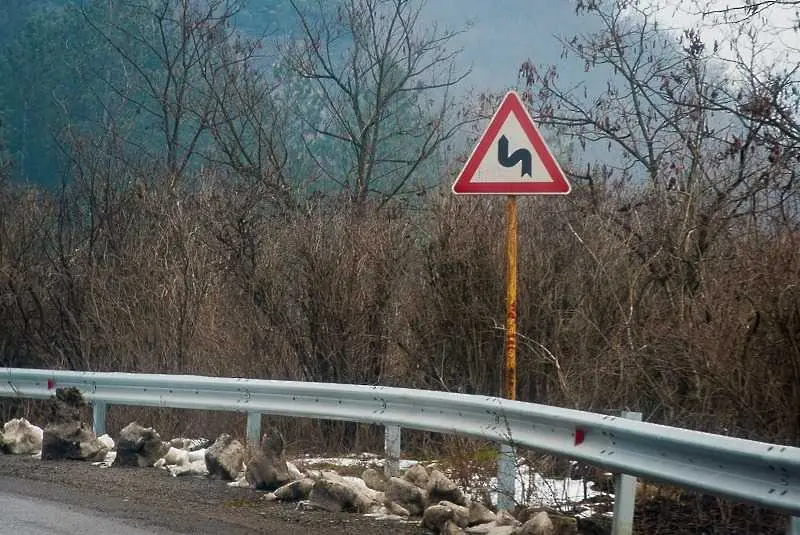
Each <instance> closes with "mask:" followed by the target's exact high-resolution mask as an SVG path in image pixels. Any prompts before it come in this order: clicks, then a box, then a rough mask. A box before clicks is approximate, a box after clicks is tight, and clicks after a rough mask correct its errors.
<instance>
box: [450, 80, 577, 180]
mask: <svg viewBox="0 0 800 535" xmlns="http://www.w3.org/2000/svg"><path fill="white" fill-rule="evenodd" d="M512 113H513V114H514V116H515V117H516V118H517V121H519V124H520V126H522V130H523V132H524V133H525V135H526V136H527V137H528V139H529V140H530V142H531V145H532V146H533V149H534V150H535V151H536V154H537V156H538V157H539V160H540V161H541V162H542V165H543V166H544V168H545V169H546V170H547V173H548V174H549V175H550V179H551V182H533V181H531V182H472V178H473V177H474V176H475V172H476V171H477V170H478V167H480V165H481V163H482V162H483V159H484V158H485V157H486V153H487V152H489V148H490V147H491V146H492V145H493V144H494V142H495V139H496V138H497V134H498V133H499V132H500V129H501V128H502V127H503V125H504V124H505V122H506V121H507V120H508V117H509V115H511V114H512ZM452 189H453V193H455V194H456V195H470V194H483V195H566V194H568V193H569V192H570V189H571V187H570V184H569V182H568V181H567V178H566V176H565V175H564V172H563V171H562V170H561V167H559V165H558V162H556V160H555V158H554V157H553V154H552V153H551V152H550V149H549V148H548V147H547V144H546V143H545V142H544V138H542V134H541V133H540V132H539V129H538V128H536V125H535V124H534V123H533V119H532V118H531V116H530V115H529V114H528V112H527V110H526V109H525V106H524V105H523V104H522V100H520V98H519V95H517V93H516V92H515V91H509V92H508V93H506V96H505V97H503V101H502V102H501V103H500V106H499V107H498V108H497V111H496V112H495V114H494V116H493V117H492V120H491V121H490V122H489V126H488V127H486V131H484V133H483V135H482V136H481V139H480V140H479V141H478V144H477V145H476V146H475V149H474V150H473V151H472V154H471V155H470V157H469V159H468V160H467V163H466V164H464V168H463V169H462V170H461V173H459V175H458V178H456V181H455V182H453V186H452Z"/></svg>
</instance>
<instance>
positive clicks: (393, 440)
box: [383, 425, 401, 477]
mask: <svg viewBox="0 0 800 535" xmlns="http://www.w3.org/2000/svg"><path fill="white" fill-rule="evenodd" d="M383 437H384V449H385V450H386V452H385V455H386V463H385V464H384V465H383V473H384V474H386V476H387V477H393V476H396V475H397V473H398V472H399V471H400V437H401V428H400V426H399V425H387V426H386V427H385V428H384V435H383Z"/></svg>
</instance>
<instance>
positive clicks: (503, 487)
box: [497, 443, 517, 511]
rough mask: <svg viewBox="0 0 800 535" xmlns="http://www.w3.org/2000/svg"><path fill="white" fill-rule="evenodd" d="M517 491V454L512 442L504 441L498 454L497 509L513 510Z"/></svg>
mask: <svg viewBox="0 0 800 535" xmlns="http://www.w3.org/2000/svg"><path fill="white" fill-rule="evenodd" d="M516 492H517V456H516V454H515V452H514V448H513V447H512V446H511V444H505V443H503V444H500V450H499V452H498V456H497V510H498V511H499V510H500V509H505V510H506V511H511V510H513V509H514V506H515V505H516V502H515V499H514V498H515V496H516Z"/></svg>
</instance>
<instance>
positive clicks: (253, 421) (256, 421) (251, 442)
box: [247, 411, 261, 448]
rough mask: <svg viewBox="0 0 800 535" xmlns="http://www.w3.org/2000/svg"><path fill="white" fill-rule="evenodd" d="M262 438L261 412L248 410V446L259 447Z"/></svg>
mask: <svg viewBox="0 0 800 535" xmlns="http://www.w3.org/2000/svg"><path fill="white" fill-rule="evenodd" d="M260 440H261V413H260V412H252V411H248V412H247V446H248V447H250V448H257V447H258V442H259V441H260Z"/></svg>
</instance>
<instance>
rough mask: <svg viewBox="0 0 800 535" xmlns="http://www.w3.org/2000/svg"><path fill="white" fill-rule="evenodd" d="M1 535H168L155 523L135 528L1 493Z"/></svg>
mask: <svg viewBox="0 0 800 535" xmlns="http://www.w3.org/2000/svg"><path fill="white" fill-rule="evenodd" d="M0 511H3V514H2V521H0V534H2V535H62V534H63V535H74V534H76V533H81V534H85V535H105V534H107V533H113V534H114V535H155V534H157V535H171V534H174V533H175V532H174V531H167V530H164V529H161V528H158V527H156V526H146V527H144V528H142V527H136V526H133V525H130V524H128V523H126V522H125V521H123V520H121V519H116V518H110V517H105V516H101V515H99V514H97V513H94V512H92V511H91V510H84V509H81V508H76V507H74V506H70V505H64V504H61V503H57V502H49V501H45V500H40V499H37V498H31V497H27V496H18V495H14V494H10V493H8V492H0Z"/></svg>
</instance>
